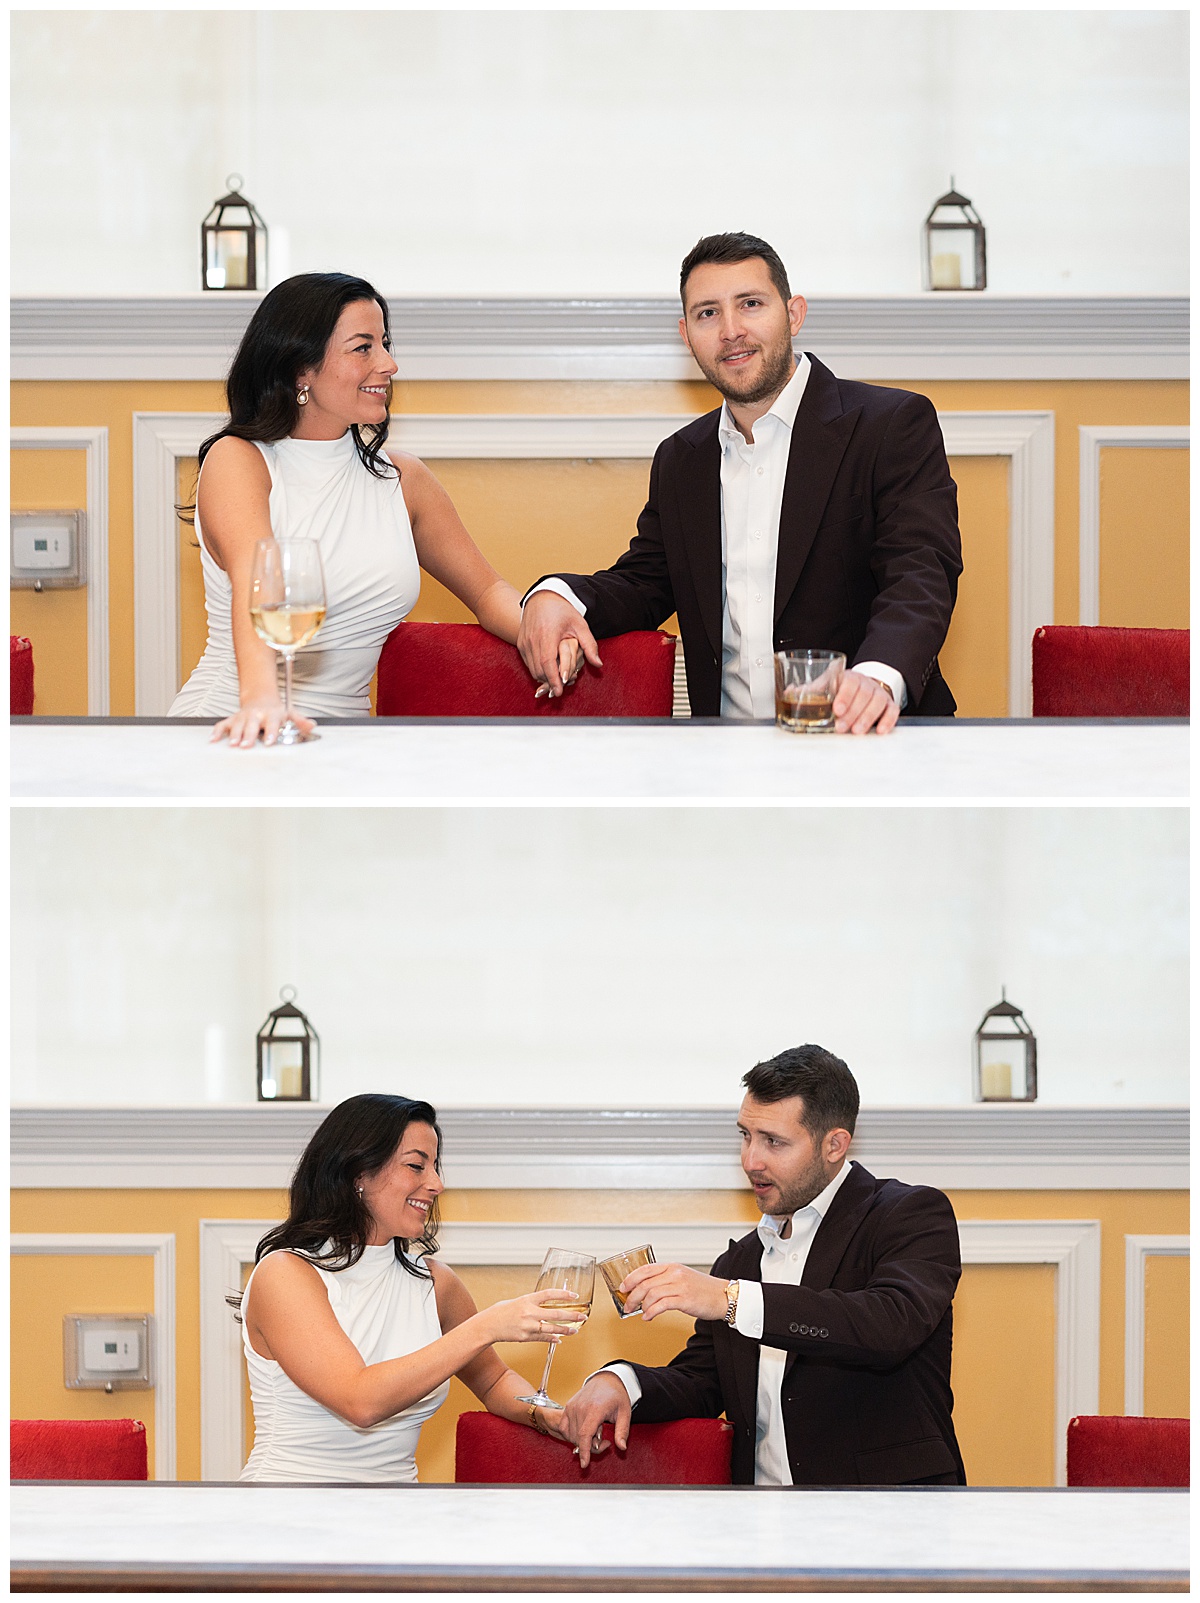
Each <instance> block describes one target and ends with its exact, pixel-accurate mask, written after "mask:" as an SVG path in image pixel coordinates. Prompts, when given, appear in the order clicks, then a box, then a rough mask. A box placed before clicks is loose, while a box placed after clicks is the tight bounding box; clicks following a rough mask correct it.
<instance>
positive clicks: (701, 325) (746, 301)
mask: <svg viewBox="0 0 1200 1603" xmlns="http://www.w3.org/2000/svg"><path fill="white" fill-rule="evenodd" d="M805 310H806V307H805V302H804V299H803V297H802V296H800V295H794V296H793V297H792V299H791V300H790V301H785V300H784V299H783V297H782V296H781V295H780V293H779V291H778V290H777V289H776V287H775V285H774V283H773V282H772V280H771V274H770V271H769V269H768V267H767V264H766V262H764V261H763V259H762V257H761V256H751V257H749V258H748V259H747V260H746V261H744V262H702V263H701V265H700V266H699V267H695V268H693V269H692V271H691V273H689V275H688V280H687V283H686V284H685V285H684V315H683V316H682V317H681V318H680V319H679V332H680V334H682V336H683V338H684V340H685V341H686V343H687V345H688V348H689V350H690V351H691V353H692V355H693V356H694V357H695V358H696V363H697V365H698V367H699V368H700V371H701V372H702V373H703V374H704V376H705V378H706V379H707V380H708V381H709V383H710V384H711V385H712V386H713V388H714V389H716V390H719V391H720V393H721V394H722V395H723V396H725V398H726V400H728V401H732V402H738V401H741V402H743V403H745V404H746V405H748V406H752V405H756V404H758V403H759V402H760V401H765V400H773V399H774V397H775V396H776V395H778V394H779V392H780V390H781V389H782V388H783V386H784V385H785V384H786V383H787V381H788V379H789V378H790V377H791V376H792V372H793V370H794V368H795V365H796V358H795V356H794V355H793V354H792V336H793V334H797V333H799V331H800V325H801V323H803V321H804V313H805Z"/></svg>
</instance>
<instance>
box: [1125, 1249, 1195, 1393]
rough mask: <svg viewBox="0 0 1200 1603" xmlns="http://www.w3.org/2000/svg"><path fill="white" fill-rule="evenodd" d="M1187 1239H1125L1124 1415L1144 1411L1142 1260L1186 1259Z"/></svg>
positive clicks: (1189, 1250)
mask: <svg viewBox="0 0 1200 1603" xmlns="http://www.w3.org/2000/svg"><path fill="white" fill-rule="evenodd" d="M1191 1250H1192V1248H1191V1237H1190V1236H1126V1237H1125V1412H1126V1413H1127V1414H1137V1415H1139V1416H1140V1415H1142V1414H1144V1413H1145V1411H1146V1259H1147V1258H1189V1257H1190V1256H1191Z"/></svg>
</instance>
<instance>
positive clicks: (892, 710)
mask: <svg viewBox="0 0 1200 1603" xmlns="http://www.w3.org/2000/svg"><path fill="white" fill-rule="evenodd" d="M833 716H834V718H835V720H836V722H837V732H838V734H839V735H844V734H845V733H846V731H847V730H849V732H850V733H851V734H852V735H865V734H869V733H870V731H871V730H872V729H874V730H875V731H876V733H878V734H880V735H886V734H889V733H890V732H891V731H892V730H893V729H894V728H895V727H896V720H897V718H899V716H900V708H899V707H898V706H897V705H896V703H895V701H893V699H892V693H891V691H890V690H889V689H888V687H887V686H886V685H883V684H880V682H879V680H878V679H868V678H867V676H866V674H861V673H855V672H854V670H853V669H852V668H851V669H848V670H847V671H846V672H845V673H844V674H843V675H842V683H841V688H840V689H839V690H838V693H837V695H836V696H835V697H834V698H833Z"/></svg>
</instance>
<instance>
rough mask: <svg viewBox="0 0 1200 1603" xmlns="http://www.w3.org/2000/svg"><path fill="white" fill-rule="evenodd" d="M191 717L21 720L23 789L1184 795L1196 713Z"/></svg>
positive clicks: (563, 795) (16, 765)
mask: <svg viewBox="0 0 1200 1603" xmlns="http://www.w3.org/2000/svg"><path fill="white" fill-rule="evenodd" d="M209 727H210V726H209V725H208V724H207V723H206V722H205V723H198V722H196V721H192V720H187V721H184V720H180V719H173V720H151V719H78V720H75V719H71V720H66V719H64V720H54V719H44V718H33V719H19V720H15V721H14V724H13V727H12V741H11V787H12V795H13V796H14V797H17V798H23V797H39V798H40V797H80V798H82V797H114V796H129V797H147V798H152V797H163V798H169V799H172V800H178V799H182V798H185V797H200V798H203V797H227V798H230V799H234V800H242V799H245V800H265V801H272V802H280V801H289V800H293V799H302V800H309V799H314V798H327V799H339V798H347V799H348V798H356V799H360V800H368V801H369V800H377V801H393V802H406V803H414V804H437V803H445V802H448V801H456V800H460V801H469V802H492V803H497V802H501V803H502V802H517V803H528V802H553V803H564V802H565V803H570V802H573V801H586V800H590V799H595V800H600V801H605V802H614V801H641V802H648V803H671V802H688V801H703V802H718V803H719V802H740V801H748V800H751V799H763V800H766V801H769V802H779V803H786V802H804V801H811V802H835V801H841V800H846V799H849V800H864V801H880V800H891V799H896V798H900V799H907V798H914V799H917V798H919V799H932V800H939V799H942V798H946V799H955V800H966V799H979V800H987V799H993V798H994V799H1000V800H1003V801H1012V800H1017V799H1021V798H1032V799H1038V800H1049V799H1055V798H1062V799H1065V800H1077V799H1079V798H1110V799H1116V800H1124V799H1130V800H1174V799H1181V798H1184V797H1186V796H1187V794H1188V750H1189V738H1188V736H1189V731H1188V725H1187V722H1186V721H1184V720H1169V721H1165V722H1150V721H1144V722H1143V721H1141V720H1117V721H1103V722H1102V721H1093V720H1085V719H1062V720H1057V719H1039V720H1037V721H1036V722H1035V721H1033V720H1011V721H1009V720H995V721H990V722H989V721H979V722H973V721H970V720H948V719H928V720H913V721H912V722H910V723H902V724H901V726H900V727H899V728H898V729H897V730H896V731H895V733H894V734H892V735H889V736H887V737H885V738H879V737H876V736H869V737H866V738H861V739H855V738H853V737H850V736H836V735H825V736H797V735H791V734H788V733H786V732H784V731H781V730H777V729H776V728H775V727H774V725H773V724H769V723H731V722H725V723H722V722H721V721H720V720H717V719H712V720H694V721H683V720H675V721H672V720H670V719H664V720H661V721H659V720H654V721H646V722H622V721H616V720H611V721H610V720H600V719H579V720H567V719H557V718H556V719H553V720H550V719H544V720H543V719H514V720H502V719H479V720H459V721H449V720H447V721H442V720H434V719H413V720H401V719H389V720H386V721H378V720H365V719H364V720H347V721H346V722H342V723H327V724H326V725H324V726H323V728H322V731H321V739H320V740H318V741H314V742H312V743H310V744H308V745H304V746H293V747H290V748H287V749H284V748H273V749H267V748H265V747H261V746H260V747H256V748H254V749H252V750H248V751H242V750H237V751H231V750H230V749H229V748H228V746H226V745H225V744H224V743H222V744H220V745H212V744H210V742H209V738H208V733H207V731H208V728H209Z"/></svg>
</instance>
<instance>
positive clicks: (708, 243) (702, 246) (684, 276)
mask: <svg viewBox="0 0 1200 1603" xmlns="http://www.w3.org/2000/svg"><path fill="white" fill-rule="evenodd" d="M753 256H761V257H762V259H763V261H764V262H766V264H767V272H768V273H770V275H771V282H772V284H774V286H775V288H776V289H777V290H778V291H779V293H780V295H781V296H782V297H783V299H784V301H790V300H791V298H792V292H791V289H790V288H789V286H788V276H787V268H786V267H785V266H784V265H783V263H782V262H781V261H780V259H779V252H778V251H776V250H773V249H772V248H771V246H770V245H768V244H767V242H766V240H765V239H759V238H758V237H757V235H755V234H706V235H705V236H704V238H703V239H698V240H697V241H696V243H695V244H694V245H693V246H692V248H691V250H690V251H688V253H687V255H686V256H685V257H684V258H683V266H682V267H681V268H680V269H679V299H680V300H681V301H683V308H684V311H686V310H687V301H686V300H684V291H685V290H686V289H687V281H688V279H689V277H690V276H691V274H692V272H693V271H694V270H695V269H696V268H697V267H702V266H704V265H705V263H707V262H716V263H717V264H718V266H725V265H726V264H727V263H730V262H748V261H749V260H750V259H751V257H753Z"/></svg>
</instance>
